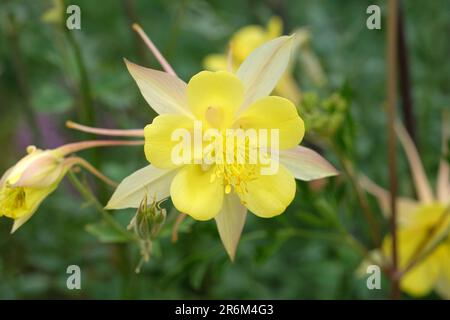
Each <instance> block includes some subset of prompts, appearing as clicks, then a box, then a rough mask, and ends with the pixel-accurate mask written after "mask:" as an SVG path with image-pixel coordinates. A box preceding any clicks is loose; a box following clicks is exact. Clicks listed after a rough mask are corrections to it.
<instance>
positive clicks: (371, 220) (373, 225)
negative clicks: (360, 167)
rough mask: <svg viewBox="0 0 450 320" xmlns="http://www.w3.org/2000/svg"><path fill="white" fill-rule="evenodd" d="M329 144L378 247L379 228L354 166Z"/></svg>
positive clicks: (379, 243) (379, 240) (336, 148)
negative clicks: (353, 191) (354, 194)
mask: <svg viewBox="0 0 450 320" xmlns="http://www.w3.org/2000/svg"><path fill="white" fill-rule="evenodd" d="M330 145H331V147H332V148H333V149H334V151H335V154H336V155H337V157H338V160H339V162H340V163H341V166H342V168H343V169H344V173H345V175H346V176H347V178H348V180H349V181H350V184H351V186H352V188H353V189H354V190H355V193H356V197H357V199H358V202H359V205H360V207H361V209H362V211H363V213H364V217H365V219H366V221H367V224H368V226H369V230H370V234H371V237H372V241H373V243H374V245H375V247H377V248H378V247H380V246H381V228H380V225H379V223H378V221H377V219H376V217H375V214H374V213H373V212H372V210H371V209H370V205H369V202H368V200H367V197H366V195H365V193H364V191H363V188H362V187H361V185H360V183H359V180H358V177H357V175H356V172H355V168H354V167H353V165H352V163H351V161H350V160H349V159H348V158H347V157H346V156H345V155H344V154H343V153H342V152H341V151H340V150H339V148H338V147H336V146H335V145H334V144H333V143H330Z"/></svg>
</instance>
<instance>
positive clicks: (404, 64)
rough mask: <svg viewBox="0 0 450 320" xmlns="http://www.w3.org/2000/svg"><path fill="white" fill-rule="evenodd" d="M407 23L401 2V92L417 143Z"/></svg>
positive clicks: (404, 115) (408, 121) (406, 116)
mask: <svg viewBox="0 0 450 320" xmlns="http://www.w3.org/2000/svg"><path fill="white" fill-rule="evenodd" d="M405 28H406V25H405V23H404V14H403V9H402V5H401V2H400V3H399V8H398V62H399V76H400V79H399V80H400V93H401V98H402V111H403V119H404V121H405V127H406V130H407V131H408V133H409V135H410V137H411V139H412V140H413V141H414V144H415V145H418V144H417V134H416V121H415V118H414V108H413V107H414V105H413V101H412V93H411V75H410V67H409V52H408V47H407V44H406V30H405Z"/></svg>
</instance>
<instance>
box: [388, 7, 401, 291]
mask: <svg viewBox="0 0 450 320" xmlns="http://www.w3.org/2000/svg"><path fill="white" fill-rule="evenodd" d="M397 12H398V1H397V0H389V4H388V14H389V16H388V34H387V81H386V92H387V110H386V111H387V119H388V165H389V189H390V209H391V217H390V229H391V234H392V272H391V283H392V288H391V297H392V298H393V299H398V298H400V277H399V276H398V244H397V241H398V239H397V202H396V198H397V185H398V181H397V155H396V144H397V143H396V137H395V110H396V108H395V107H396V104H397V45H398V42H397V36H398V33H397V28H398V23H397V19H398V14H397Z"/></svg>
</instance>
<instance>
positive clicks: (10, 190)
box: [0, 185, 26, 219]
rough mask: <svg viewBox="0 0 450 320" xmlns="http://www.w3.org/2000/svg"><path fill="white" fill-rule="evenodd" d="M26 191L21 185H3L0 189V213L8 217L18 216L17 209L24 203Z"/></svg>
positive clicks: (23, 205) (14, 217)
mask: <svg viewBox="0 0 450 320" xmlns="http://www.w3.org/2000/svg"><path fill="white" fill-rule="evenodd" d="M25 200H26V193H25V189H24V188H23V187H10V186H8V185H7V186H5V187H4V188H3V189H2V190H1V191H0V208H1V210H2V213H3V214H4V215H5V216H7V217H9V218H13V219H16V218H18V215H17V213H18V212H17V211H18V210H20V209H22V208H24V207H25V205H26V201H25Z"/></svg>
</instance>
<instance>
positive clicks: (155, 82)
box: [125, 59, 190, 116]
mask: <svg viewBox="0 0 450 320" xmlns="http://www.w3.org/2000/svg"><path fill="white" fill-rule="evenodd" d="M125 64H126V65H127V68H128V71H129V72H130V74H131V76H132V77H133V79H134V80H135V81H136V84H137V85H138V87H139V89H140V91H141V93H142V95H143V96H144V99H145V101H147V103H148V104H149V105H150V106H151V107H152V108H153V110H155V111H156V112H157V113H159V114H165V113H181V114H184V115H187V116H190V112H189V109H188V107H187V101H186V83H184V81H183V80H181V79H179V78H178V77H176V76H172V75H170V74H168V73H166V72H162V71H158V70H153V69H149V68H144V67H141V66H139V65H137V64H134V63H132V62H130V61H128V60H126V59H125Z"/></svg>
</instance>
